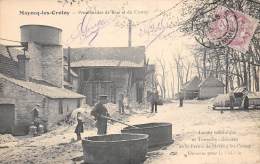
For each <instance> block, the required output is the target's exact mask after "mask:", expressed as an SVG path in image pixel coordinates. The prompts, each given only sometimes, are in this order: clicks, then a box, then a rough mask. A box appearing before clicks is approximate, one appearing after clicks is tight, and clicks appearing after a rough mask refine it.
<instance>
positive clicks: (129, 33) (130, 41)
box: [128, 19, 132, 47]
mask: <svg viewBox="0 0 260 164" xmlns="http://www.w3.org/2000/svg"><path fill="white" fill-rule="evenodd" d="M131 46H132V20H131V19H128V47H131Z"/></svg>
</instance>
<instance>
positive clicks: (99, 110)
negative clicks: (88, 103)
mask: <svg viewBox="0 0 260 164" xmlns="http://www.w3.org/2000/svg"><path fill="white" fill-rule="evenodd" d="M106 103H107V95H100V96H99V102H98V103H97V104H96V105H95V107H94V109H93V110H92V111H91V115H92V116H94V117H95V120H96V127H97V129H98V132H97V134H99V135H103V134H106V133H107V117H110V116H109V113H108V111H107V108H106V107H105V106H104V104H106Z"/></svg>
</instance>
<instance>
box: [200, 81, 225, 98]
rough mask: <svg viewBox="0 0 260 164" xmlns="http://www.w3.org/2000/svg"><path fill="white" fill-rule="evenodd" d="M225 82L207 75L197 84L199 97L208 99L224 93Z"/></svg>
mask: <svg viewBox="0 0 260 164" xmlns="http://www.w3.org/2000/svg"><path fill="white" fill-rule="evenodd" d="M224 87H225V84H224V83H222V82H221V81H220V80H218V79H217V78H215V77H214V76H209V77H208V78H206V79H205V80H203V81H202V82H201V83H200V84H199V98H200V99H208V98H212V97H216V96H217V95H218V94H223V93H224Z"/></svg>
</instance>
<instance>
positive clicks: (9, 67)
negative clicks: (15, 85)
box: [0, 54, 18, 77]
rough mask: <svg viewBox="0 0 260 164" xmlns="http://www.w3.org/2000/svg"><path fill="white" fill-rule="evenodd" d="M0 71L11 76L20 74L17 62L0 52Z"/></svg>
mask: <svg viewBox="0 0 260 164" xmlns="http://www.w3.org/2000/svg"><path fill="white" fill-rule="evenodd" d="M0 73H2V74H5V75H8V76H11V77H17V75H18V64H17V62H16V61H13V60H12V59H10V58H8V57H6V56H3V55H1V54H0Z"/></svg>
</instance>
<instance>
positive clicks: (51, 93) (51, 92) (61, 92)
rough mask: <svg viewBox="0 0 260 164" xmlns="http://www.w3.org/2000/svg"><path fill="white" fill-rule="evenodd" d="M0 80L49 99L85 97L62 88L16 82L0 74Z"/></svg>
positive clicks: (21, 81) (16, 80)
mask: <svg viewBox="0 0 260 164" xmlns="http://www.w3.org/2000/svg"><path fill="white" fill-rule="evenodd" d="M0 78H3V79H5V80H7V81H9V82H11V83H13V84H15V85H18V86H21V87H23V88H26V89H28V90H30V91H32V92H35V93H38V94H41V95H44V96H46V97H49V98H84V97H85V96H83V95H81V94H78V93H76V92H73V91H70V90H68V89H64V88H58V87H52V86H47V85H43V84H38V83H34V82H28V81H23V80H18V79H14V78H10V77H6V76H4V75H3V74H0Z"/></svg>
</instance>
